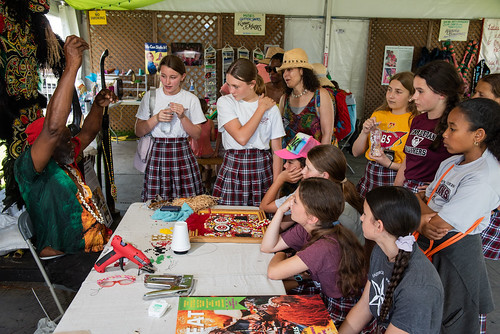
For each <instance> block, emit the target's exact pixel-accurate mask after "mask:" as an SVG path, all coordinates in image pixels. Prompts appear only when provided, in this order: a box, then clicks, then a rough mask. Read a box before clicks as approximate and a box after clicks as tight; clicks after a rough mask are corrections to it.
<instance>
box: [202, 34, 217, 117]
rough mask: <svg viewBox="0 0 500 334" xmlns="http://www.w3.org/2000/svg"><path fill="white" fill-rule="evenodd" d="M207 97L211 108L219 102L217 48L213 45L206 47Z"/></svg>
mask: <svg viewBox="0 0 500 334" xmlns="http://www.w3.org/2000/svg"><path fill="white" fill-rule="evenodd" d="M203 62H204V65H205V99H206V100H207V103H208V106H209V108H212V107H213V106H215V104H216V103H217V50H215V48H214V47H213V46H212V45H210V44H209V45H208V46H207V47H206V48H205V54H204V60H203Z"/></svg>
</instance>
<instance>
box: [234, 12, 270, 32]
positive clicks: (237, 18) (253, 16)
mask: <svg viewBox="0 0 500 334" xmlns="http://www.w3.org/2000/svg"><path fill="white" fill-rule="evenodd" d="M234 34H235V35H247V36H265V35H266V14H259V13H234Z"/></svg>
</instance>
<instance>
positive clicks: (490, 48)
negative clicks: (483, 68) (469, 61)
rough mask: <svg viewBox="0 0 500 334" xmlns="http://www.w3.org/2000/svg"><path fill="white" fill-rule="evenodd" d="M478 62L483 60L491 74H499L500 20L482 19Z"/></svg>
mask: <svg viewBox="0 0 500 334" xmlns="http://www.w3.org/2000/svg"><path fill="white" fill-rule="evenodd" d="M480 50H481V51H480V53H479V60H481V59H484V60H485V61H486V65H488V67H489V68H490V71H491V73H498V72H500V19H484V23H483V36H482V38H481V48H480Z"/></svg>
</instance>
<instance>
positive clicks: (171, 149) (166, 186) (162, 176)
mask: <svg viewBox="0 0 500 334" xmlns="http://www.w3.org/2000/svg"><path fill="white" fill-rule="evenodd" d="M149 95H150V92H147V93H146V94H145V95H144V98H143V99H142V102H141V105H140V106H139V110H138V111H137V114H136V117H137V118H138V119H141V120H148V119H149V118H150V117H151V115H150V109H149V101H150V98H149ZM171 102H173V103H179V104H182V105H183V106H184V108H186V109H187V110H186V111H185V113H184V115H185V117H187V118H189V119H190V120H191V122H192V123H193V124H200V123H203V122H205V120H206V118H205V115H204V114H203V111H202V110H201V105H200V101H199V100H198V98H197V97H196V96H195V95H193V94H191V93H189V92H187V91H185V90H183V89H181V90H180V92H179V93H177V94H175V95H167V94H165V93H164V92H163V89H157V90H156V100H155V106H154V108H153V113H152V114H153V116H152V117H154V116H155V115H156V114H158V113H159V112H160V110H162V109H166V108H168V105H169V103H171ZM151 135H152V136H153V139H154V140H153V147H152V149H151V158H150V159H149V162H148V164H147V166H146V171H145V175H144V186H143V190H142V200H143V201H144V202H145V201H147V200H152V199H155V198H156V197H157V196H161V197H162V199H163V200H172V199H175V198H181V197H192V196H196V195H200V194H202V192H203V187H202V183H201V176H200V170H199V167H198V162H197V161H196V158H195V156H194V154H193V151H192V150H191V147H190V145H189V142H188V137H189V135H188V134H187V132H186V131H185V130H184V128H183V127H182V124H181V120H180V119H179V118H178V117H177V115H175V114H174V117H173V119H172V121H170V122H160V123H158V124H157V125H156V126H155V127H154V128H153V130H152V131H151Z"/></svg>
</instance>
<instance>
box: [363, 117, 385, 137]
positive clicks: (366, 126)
mask: <svg viewBox="0 0 500 334" xmlns="http://www.w3.org/2000/svg"><path fill="white" fill-rule="evenodd" d="M379 124H380V122H377V120H376V119H375V117H371V118H368V119H367V120H366V121H365V122H364V123H363V129H362V130H361V131H363V133H365V134H368V133H370V131H371V130H372V129H373V128H375V127H376V126H378V125H379Z"/></svg>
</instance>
